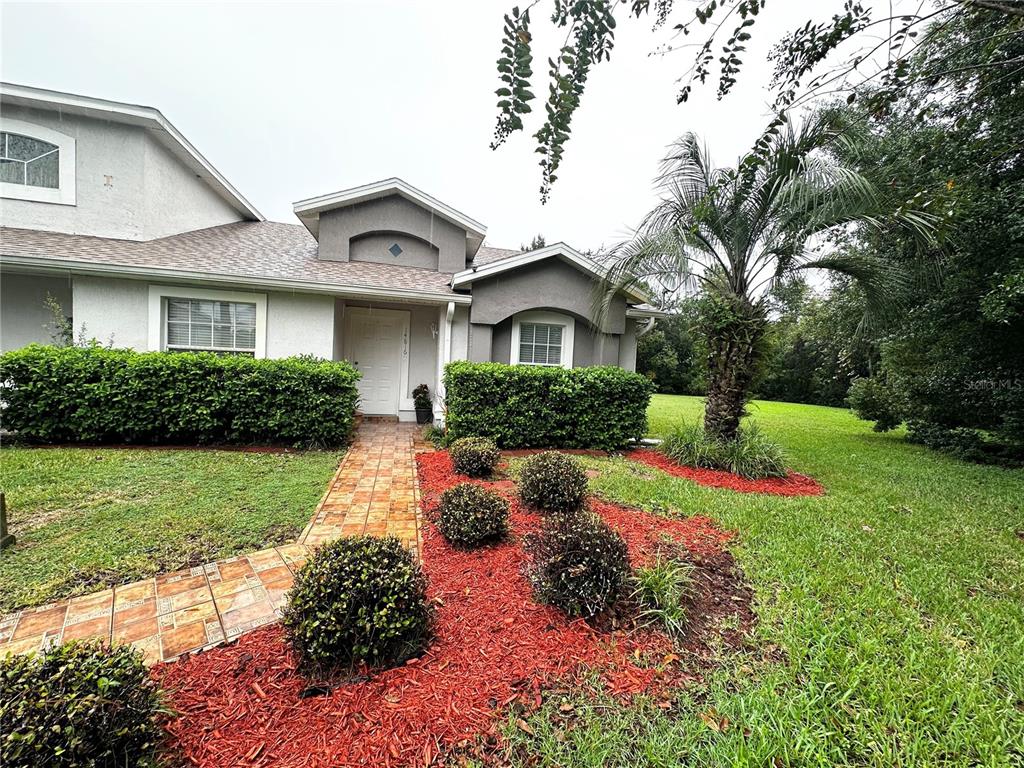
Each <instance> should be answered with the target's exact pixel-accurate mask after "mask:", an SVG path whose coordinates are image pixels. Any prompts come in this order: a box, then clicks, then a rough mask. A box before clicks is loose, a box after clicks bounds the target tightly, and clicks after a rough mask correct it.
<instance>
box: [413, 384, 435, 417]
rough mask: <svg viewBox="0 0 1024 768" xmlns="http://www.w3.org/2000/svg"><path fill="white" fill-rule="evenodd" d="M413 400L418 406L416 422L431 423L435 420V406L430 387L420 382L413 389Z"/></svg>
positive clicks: (416, 406)
mask: <svg viewBox="0 0 1024 768" xmlns="http://www.w3.org/2000/svg"><path fill="white" fill-rule="evenodd" d="M412 401H413V405H414V406H415V408H416V423H417V424H429V423H430V422H431V421H433V420H434V408H433V406H432V405H431V400H430V387H428V386H427V385H426V384H420V385H419V386H418V387H416V389H414V390H413V391H412Z"/></svg>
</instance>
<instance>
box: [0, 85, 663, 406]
mask: <svg viewBox="0 0 1024 768" xmlns="http://www.w3.org/2000/svg"><path fill="white" fill-rule="evenodd" d="M294 211H295V215H296V217H297V218H298V223H296V224H283V223H278V222H272V221H266V220H265V219H264V217H263V216H262V215H261V214H260V212H259V211H258V210H256V208H255V207H253V205H252V204H251V203H249V201H247V200H246V199H245V198H244V197H243V196H242V195H241V194H240V193H239V192H238V190H236V189H235V188H234V187H233V186H232V185H231V184H230V182H228V180H227V179H225V178H224V177H223V176H221V174H220V173H218V172H217V170H216V169H215V168H214V167H213V165H211V164H210V162H209V161H207V160H206V159H205V158H204V157H203V156H202V155H201V154H200V153H199V152H198V151H197V150H196V148H195V147H193V146H192V144H190V143H189V142H188V140H187V139H186V138H185V137H184V136H182V135H181V134H180V133H179V132H178V131H177V130H176V129H175V128H174V126H173V125H171V124H170V123H169V122H168V121H167V119H166V118H164V116H163V115H162V114H161V113H160V112H159V111H157V110H156V109H152V108H149V107H140V106H134V105H129V104H120V103H115V102H110V101H104V100H101V99H94V98H89V97H84V96H76V95H72V94H66V93H57V92H54V91H46V90H41V89H37V88H30V87H25V86H19V85H12V84H0V349H3V350H9V349H14V348H18V347H21V346H24V345H26V344H29V343H32V342H40V343H49V342H51V341H52V321H53V315H52V312H51V311H50V310H49V309H48V308H47V300H48V297H52V298H53V299H55V300H56V301H57V302H59V304H60V306H61V308H62V310H63V312H64V313H65V314H66V315H67V316H69V317H70V318H71V319H72V322H73V325H74V327H75V329H76V331H80V330H81V329H83V328H84V332H85V334H86V336H87V337H88V338H95V339H97V340H99V341H100V342H102V343H112V344H113V345H114V346H118V347H130V348H134V349H137V350H185V349H192V350H213V351H224V352H235V353H240V354H251V355H254V356H255V357H285V356H289V355H298V354H308V355H315V356H318V357H325V358H330V359H335V360H338V359H347V360H350V361H352V362H353V363H354V364H355V365H356V366H357V367H358V368H359V369H360V370H361V371H362V373H363V378H362V381H361V383H360V395H361V401H362V405H361V410H362V411H363V412H364V413H366V414H384V415H398V416H399V417H400V418H402V419H411V418H413V402H412V390H413V388H414V387H416V386H417V385H418V384H421V383H426V384H428V385H429V386H430V388H431V391H432V392H435V393H438V392H439V391H440V393H441V394H442V395H443V391H441V388H442V383H441V372H442V370H443V367H444V365H445V364H446V363H447V362H449V361H450V360H459V359H468V360H476V361H497V362H504V363H513V364H524V365H561V366H565V367H579V366H587V365H618V366H621V367H623V368H627V369H633V368H634V365H635V359H636V337H637V333H638V330H641V329H642V328H643V327H645V326H646V325H647V324H648V323H650V322H652V319H653V318H654V317H655V316H656V315H658V314H659V313H658V312H656V311H655V310H653V309H652V308H651V307H650V306H648V305H646V304H645V303H644V301H645V297H644V296H643V295H641V294H639V293H635V294H634V293H622V294H620V295H618V296H617V297H616V298H615V300H614V302H613V305H612V310H611V312H610V313H608V316H607V317H606V318H605V319H604V321H603V323H602V324H601V325H600V327H598V326H596V325H595V324H594V318H593V315H592V308H591V302H592V295H593V290H594V287H595V281H598V280H600V279H602V274H603V273H602V269H601V267H600V266H599V265H598V264H596V263H595V262H594V261H592V260H591V259H589V258H588V257H586V256H584V255H582V254H581V253H579V252H577V251H576V250H574V249H573V248H571V247H569V246H568V245H565V244H564V243H557V244H555V245H551V246H547V247H545V248H541V249H539V250H534V251H529V252H520V251H516V250H505V249H499V248H491V247H489V246H487V245H485V244H484V238H485V235H486V231H487V230H486V227H485V226H484V225H483V224H481V223H479V222H477V221H475V220H474V219H472V218H470V217H469V216H467V215H466V214H463V213H461V212H459V211H457V210H455V209H453V208H452V207H450V206H448V205H446V204H445V203H443V202H441V201H440V200H437V199H435V198H433V197H431V196H430V195H428V194H426V193H424V192H421V191H420V190H418V189H416V188H415V187H413V186H411V185H409V184H407V183H406V182H404V181H402V180H401V179H396V178H391V179H386V180H384V181H379V182H375V183H373V184H366V185H364V186H361V187H356V188H354V189H347V190H344V191H341V192H335V193H332V194H327V195H322V196H320V197H314V198H309V199H306V200H300V201H299V202H297V203H295V204H294ZM435 403H437V404H439V403H440V398H438V399H436V400H435ZM437 415H438V416H440V411H439V410H438V411H437Z"/></svg>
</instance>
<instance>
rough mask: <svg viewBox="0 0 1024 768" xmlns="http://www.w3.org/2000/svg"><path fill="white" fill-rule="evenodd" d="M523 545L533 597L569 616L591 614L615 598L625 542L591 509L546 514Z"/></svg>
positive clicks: (622, 576)
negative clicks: (524, 546) (538, 527)
mask: <svg viewBox="0 0 1024 768" xmlns="http://www.w3.org/2000/svg"><path fill="white" fill-rule="evenodd" d="M526 548H527V552H528V553H529V555H530V558H531V561H530V565H529V570H528V576H529V579H530V583H531V584H532V585H533V589H534V592H535V594H536V595H537V598H538V599H539V600H540V601H541V602H544V603H548V604H549V605H553V606H555V607H557V608H560V609H561V610H562V611H564V612H565V613H567V614H568V615H569V616H582V617H583V618H584V619H592V618H594V617H595V616H597V615H598V614H600V613H601V612H602V611H604V610H605V609H607V608H609V607H610V606H611V605H612V604H613V603H614V602H615V601H616V599H618V597H619V596H620V594H621V593H622V590H623V588H624V587H625V586H626V584H627V581H628V579H629V553H628V551H627V549H626V542H625V541H623V540H622V537H621V536H620V535H619V534H618V533H616V532H615V531H613V530H612V529H611V528H610V527H609V526H608V524H607V523H605V522H604V520H602V519H601V518H600V517H598V516H597V515H595V514H592V513H590V512H578V513H575V514H568V515H551V516H549V517H547V518H546V519H545V520H544V524H543V526H542V527H541V530H540V532H539V533H537V534H534V535H532V536H530V537H529V539H528V540H527V542H526Z"/></svg>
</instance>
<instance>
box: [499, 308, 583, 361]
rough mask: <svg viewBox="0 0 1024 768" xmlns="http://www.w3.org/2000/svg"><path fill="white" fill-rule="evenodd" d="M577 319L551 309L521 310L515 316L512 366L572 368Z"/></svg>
mask: <svg viewBox="0 0 1024 768" xmlns="http://www.w3.org/2000/svg"><path fill="white" fill-rule="evenodd" d="M575 328H576V321H575V320H574V319H573V318H572V316H570V315H563V314H561V313H559V312H551V311H548V310H531V311H529V312H521V313H519V314H518V315H515V316H513V318H512V349H511V353H512V354H511V355H510V357H511V358H512V359H511V360H510V362H511V363H512V364H513V365H517V364H519V365H548V366H561V367H562V368H572V354H573V336H574V335H575Z"/></svg>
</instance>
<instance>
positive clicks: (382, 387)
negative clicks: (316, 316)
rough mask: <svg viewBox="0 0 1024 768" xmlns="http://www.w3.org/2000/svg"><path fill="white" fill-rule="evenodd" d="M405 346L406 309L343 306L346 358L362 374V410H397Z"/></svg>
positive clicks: (386, 411)
mask: <svg viewBox="0 0 1024 768" xmlns="http://www.w3.org/2000/svg"><path fill="white" fill-rule="evenodd" d="M408 345H409V313H408V312H404V311H400V310H394V309H366V308H364V307H346V308H345V339H344V348H345V359H346V360H348V361H350V362H351V363H352V364H353V365H355V367H356V368H357V369H358V370H359V372H360V373H361V374H363V377H362V378H361V379H360V380H359V384H358V387H359V400H360V404H359V410H361V411H362V412H363V413H365V414H377V415H384V414H389V415H394V414H397V413H398V404H399V398H400V397H401V396H402V394H401V387H402V382H403V380H404V379H405V378H406V377H405V375H403V374H404V372H405V366H406V361H407V359H408V355H409V349H408Z"/></svg>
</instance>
